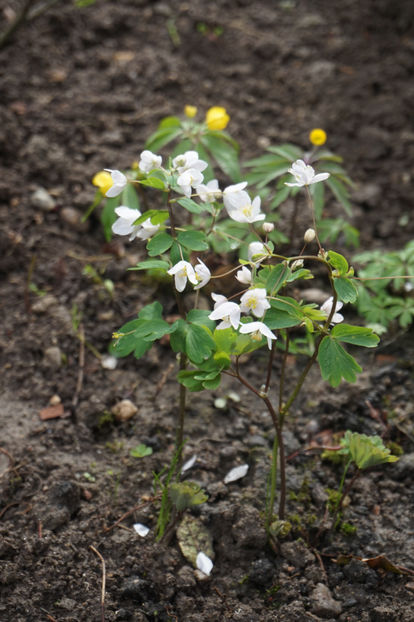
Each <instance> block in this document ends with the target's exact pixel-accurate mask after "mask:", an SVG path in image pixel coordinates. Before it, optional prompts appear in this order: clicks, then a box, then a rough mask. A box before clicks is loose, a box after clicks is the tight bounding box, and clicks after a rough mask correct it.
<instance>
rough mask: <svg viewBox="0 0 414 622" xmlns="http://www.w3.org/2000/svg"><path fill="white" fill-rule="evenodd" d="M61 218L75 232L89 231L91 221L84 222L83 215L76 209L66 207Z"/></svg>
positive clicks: (61, 213)
mask: <svg viewBox="0 0 414 622" xmlns="http://www.w3.org/2000/svg"><path fill="white" fill-rule="evenodd" d="M60 216H61V218H62V220H63V221H64V222H65V223H66V224H67V225H69V226H70V227H71V228H72V229H74V230H75V231H80V232H85V231H87V230H88V229H89V220H85V222H82V217H83V213H82V212H81V211H79V210H77V209H75V208H74V207H64V208H63V209H62V210H61V212H60Z"/></svg>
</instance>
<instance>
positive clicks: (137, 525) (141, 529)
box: [133, 523, 150, 538]
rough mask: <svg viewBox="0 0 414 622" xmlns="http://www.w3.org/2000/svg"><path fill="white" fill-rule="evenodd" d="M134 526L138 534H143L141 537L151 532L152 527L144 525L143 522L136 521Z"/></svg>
mask: <svg viewBox="0 0 414 622" xmlns="http://www.w3.org/2000/svg"><path fill="white" fill-rule="evenodd" d="M133 527H134V530H135V531H136V532H137V534H138V535H139V536H141V538H145V536H147V535H148V534H149V531H150V528H149V527H147V526H146V525H143V524H142V523H135V525H133Z"/></svg>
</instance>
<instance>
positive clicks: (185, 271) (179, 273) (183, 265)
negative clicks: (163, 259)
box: [168, 260, 198, 292]
mask: <svg viewBox="0 0 414 622" xmlns="http://www.w3.org/2000/svg"><path fill="white" fill-rule="evenodd" d="M168 274H171V275H174V282H175V288H176V290H177V291H178V292H182V291H184V289H185V286H186V285H187V279H188V280H189V281H190V283H192V284H193V285H197V283H198V281H197V277H196V274H195V272H194V268H193V266H192V265H191V264H190V262H188V261H184V260H182V261H179V262H178V263H176V264H175V266H173V267H172V268H170V269H169V270H168Z"/></svg>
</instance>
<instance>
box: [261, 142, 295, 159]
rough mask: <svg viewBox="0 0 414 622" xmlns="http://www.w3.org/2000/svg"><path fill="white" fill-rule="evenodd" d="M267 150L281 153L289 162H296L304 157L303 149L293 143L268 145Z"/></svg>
mask: <svg viewBox="0 0 414 622" xmlns="http://www.w3.org/2000/svg"><path fill="white" fill-rule="evenodd" d="M266 151H270V152H271V153H276V154H277V155H280V156H281V157H282V158H286V160H289V162H294V161H295V160H298V159H299V158H301V157H302V155H303V154H302V150H301V149H299V147H297V146H296V145H292V144H291V143H285V144H283V145H275V146H273V145H272V146H271V147H267V149H266Z"/></svg>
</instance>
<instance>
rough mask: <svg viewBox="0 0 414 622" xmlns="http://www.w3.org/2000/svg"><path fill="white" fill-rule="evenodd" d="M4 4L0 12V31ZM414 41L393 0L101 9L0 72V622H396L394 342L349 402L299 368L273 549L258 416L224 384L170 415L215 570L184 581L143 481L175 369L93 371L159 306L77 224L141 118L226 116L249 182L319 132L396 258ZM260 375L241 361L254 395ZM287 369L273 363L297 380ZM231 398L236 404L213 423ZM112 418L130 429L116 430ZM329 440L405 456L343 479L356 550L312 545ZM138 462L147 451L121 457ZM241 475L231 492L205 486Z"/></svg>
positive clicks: (333, 478)
mask: <svg viewBox="0 0 414 622" xmlns="http://www.w3.org/2000/svg"><path fill="white" fill-rule="evenodd" d="M18 7H19V3H18V2H13V0H10V1H7V0H3V2H2V5H1V9H2V13H1V14H0V20H1V21H0V27H1V29H4V28H5V27H6V23H7V20H8V19H9V17H10V12H11V11H12V10H13V9H14V10H17V9H18ZM217 28H218V30H217ZM413 35H414V5H413V3H412V2H410V1H409V0H406V1H404V0H400V2H394V3H392V2H388V1H387V0H375V1H374V0H366V1H365V2H363V3H362V2H359V1H357V0H343V1H342V2H340V3H336V2H332V1H331V0H314V1H312V2H311V1H310V0H297V1H295V0H292V1H291V0H287V1H280V2H276V1H274V0H273V1H271V0H262V1H260V2H256V3H253V2H250V1H248V0H220V1H218V2H209V3H206V2H204V1H203V0H193V1H192V2H191V3H190V2H188V3H187V2H178V1H177V0H173V1H171V2H156V1H154V2H151V1H150V0H135V1H133V0H129V1H128V0H117V2H109V1H106V2H105V1H104V0H101V1H99V0H98V1H97V2H96V3H95V4H93V5H92V6H90V7H88V8H84V9H77V8H75V7H74V6H73V5H72V3H70V2H66V3H57V4H55V5H54V6H53V7H52V8H50V9H49V10H47V11H45V12H44V13H43V15H41V16H39V17H37V18H36V19H33V20H31V21H30V22H28V23H25V24H24V25H23V26H22V27H21V28H20V29H19V30H18V31H17V32H16V35H15V37H14V38H13V39H12V40H11V41H10V43H9V45H8V46H7V47H5V48H4V49H2V50H0V66H1V67H2V75H1V78H0V80H1V82H0V93H1V107H0V152H1V163H0V166H1V177H0V221H1V229H0V247H1V263H0V277H1V299H0V305H1V315H2V326H3V330H2V331H1V334H0V356H1V388H2V392H1V397H0V429H1V430H2V433H1V440H0V495H1V496H0V503H1V505H0V594H1V600H0V621H1V622H12V621H13V622H43V621H44V622H46V621H47V620H49V621H52V622H53V621H55V622H61V621H63V620H66V621H72V622H92V621H95V620H96V621H98V620H101V621H102V620H106V621H107V622H110V621H113V620H117V621H118V620H131V621H134V622H143V621H153V620H160V621H161V620H165V621H167V620H171V621H173V620H179V621H180V622H193V621H194V622H195V621H201V620H205V621H209V622H210V621H221V620H234V621H236V620H237V621H243V622H250V621H251V622H254V621H271V620H276V621H281V622H282V621H283V622H294V621H298V622H302V621H313V620H342V621H347V622H370V621H372V622H388V621H394V620H395V621H397V620H398V621H399V622H410V621H413V620H414V612H413V607H412V605H413V596H414V576H413V573H414V561H413V560H414V534H413V522H412V516H413V502H414V491H413V488H412V481H413V475H414V442H413V425H414V411H413V394H414V375H413V363H412V361H413V357H412V355H413V340H412V332H411V333H407V334H405V335H403V336H400V337H399V338H396V339H392V340H391V339H390V338H388V337H387V338H386V339H385V340H384V343H383V345H382V346H381V347H380V348H379V349H378V350H377V352H376V353H372V352H371V353H368V354H365V355H364V357H363V358H362V359H361V357H360V359H359V360H360V361H361V362H362V365H363V367H364V372H363V373H362V374H361V375H360V376H359V378H358V381H357V383H356V384H355V385H343V386H341V387H340V388H338V389H335V390H334V389H331V388H329V387H327V386H326V385H324V384H323V383H322V382H321V381H320V379H319V376H318V371H317V370H316V369H315V370H313V373H312V374H311V376H310V379H309V380H308V381H307V384H306V385H305V390H304V394H303V396H302V398H301V399H300V400H299V401H298V402H297V404H296V407H295V412H294V413H293V414H292V420H289V421H288V425H287V429H286V433H285V440H286V445H287V452H288V455H289V461H288V485H289V489H290V491H291V494H290V496H289V500H288V515H289V517H290V518H291V520H293V521H294V522H295V529H294V531H293V532H292V533H291V534H290V535H289V536H287V537H286V538H285V539H282V540H281V541H280V545H279V547H278V548H277V549H276V550H274V548H271V547H270V546H269V545H268V543H267V541H266V534H265V531H264V527H263V510H264V493H265V488H266V481H267V475H268V465H269V455H270V452H271V446H272V439H273V431H272V425H271V421H270V420H269V417H268V416H267V414H266V413H265V412H263V410H262V409H261V408H258V406H257V403H256V402H255V401H254V400H253V399H251V397H250V395H249V394H248V393H247V392H246V390H245V389H244V388H243V387H241V386H239V385H234V384H232V383H231V382H230V381H229V380H227V381H225V382H223V385H222V386H221V387H220V388H219V389H218V390H217V391H215V392H214V394H213V395H211V394H209V393H202V394H193V395H192V396H191V398H190V403H189V408H188V416H187V428H186V437H187V438H188V441H187V442H186V444H185V448H184V455H185V459H187V458H190V457H191V456H193V455H194V454H196V455H197V461H196V463H195V465H194V466H193V467H192V468H191V469H190V470H189V471H188V473H187V474H186V476H187V479H188V478H190V479H191V480H192V481H195V482H197V483H198V484H199V485H200V486H201V487H202V488H203V489H204V490H205V491H206V493H207V494H208V497H209V498H208V502H206V503H204V504H202V505H200V506H198V507H197V511H193V512H190V513H188V515H190V516H192V517H194V518H198V519H199V520H201V521H202V523H203V524H204V526H205V527H206V528H207V529H208V532H209V533H210V535H211V538H212V541H213V549H214V568H213V571H212V573H211V576H210V577H209V578H206V577H203V576H202V575H200V573H197V572H196V571H195V570H194V568H193V566H192V565H191V563H189V562H188V561H187V560H186V559H185V557H184V556H183V555H182V553H181V550H180V548H179V545H178V542H177V539H176V537H175V536H174V534H172V536H173V537H172V538H171V539H170V542H169V543H168V544H167V543H166V542H164V541H161V542H156V540H155V537H154V533H155V526H156V520H157V511H158V508H159V502H158V501H157V500H154V489H153V479H154V477H153V474H154V473H159V472H160V471H161V470H162V469H163V468H164V467H166V465H168V464H169V461H170V460H171V456H172V452H173V446H174V435H175V432H174V430H175V426H174V423H175V418H176V413H177V386H176V381H175V367H174V365H175V362H174V359H173V357H172V356H171V355H170V353H169V350H168V348H167V347H166V345H162V344H161V345H158V346H156V347H154V348H153V349H152V350H151V351H150V352H149V353H148V355H147V356H146V357H144V358H143V359H141V360H138V361H136V360H134V359H133V358H126V359H122V360H120V361H119V363H118V365H117V367H116V369H114V370H110V369H106V368H105V367H104V366H103V364H102V363H103V360H104V359H103V357H104V356H105V355H106V353H107V349H108V344H109V342H110V338H111V334H112V332H113V331H114V330H116V329H117V328H119V327H120V326H121V325H122V324H123V323H124V322H125V321H127V320H128V319H130V318H131V317H133V316H134V315H135V314H136V313H137V311H139V309H140V308H141V307H142V306H143V305H145V304H147V303H149V302H151V301H153V300H154V299H159V300H160V301H161V302H162V303H163V304H164V306H165V309H166V312H167V313H173V312H174V308H173V305H172V303H168V300H169V298H168V296H167V295H166V293H165V291H164V289H162V288H159V287H158V285H157V284H156V283H151V282H148V281H147V280H145V278H143V277H142V276H140V275H139V274H138V273H136V272H127V270H126V268H127V267H128V266H130V265H134V264H135V262H136V261H137V259H141V258H143V257H144V253H145V250H144V249H143V248H142V247H141V246H140V245H139V244H132V245H128V244H126V245H123V244H122V243H121V242H120V241H119V240H117V241H114V242H112V243H111V244H109V245H108V244H107V243H106V242H105V239H104V236H103V232H102V228H101V226H100V223H99V220H98V217H97V215H94V216H93V217H92V218H91V219H90V220H89V221H87V222H86V223H82V222H81V220H80V216H81V215H82V214H83V213H84V212H85V211H86V209H87V207H88V206H89V205H90V203H91V201H92V198H93V195H94V190H93V187H92V186H91V183H90V180H91V178H92V176H93V175H94V173H95V172H96V171H98V170H100V169H102V168H103V167H108V168H119V169H122V168H127V167H129V166H130V164H131V162H132V161H133V160H136V159H137V156H138V154H139V153H140V151H141V150H142V148H143V144H144V142H145V139H146V138H147V137H148V135H149V134H150V133H151V132H152V131H153V130H154V129H155V128H156V126H157V124H158V122H159V120H160V119H161V118H162V117H164V116H167V115H170V114H181V112H182V109H183V106H184V104H193V105H196V106H198V107H199V109H200V110H206V109H207V108H208V107H210V106H212V105H223V106H225V107H226V108H227V110H228V112H229V113H230V115H231V123H230V126H229V130H230V132H231V134H232V135H233V136H234V137H235V138H236V139H237V140H238V141H239V142H240V144H241V153H242V159H244V160H246V159H248V158H250V157H254V156H257V155H259V154H260V153H262V150H263V145H266V144H269V143H270V144H272V143H277V142H285V141H291V142H295V143H298V144H302V145H303V146H304V147H305V146H306V140H307V133H308V131H309V129H310V128H312V127H323V128H324V129H325V130H326V131H327V133H328V136H329V147H330V148H331V149H332V150H333V151H335V152H338V153H341V154H343V155H344V157H345V159H346V167H347V169H348V170H349V172H350V174H351V176H352V177H353V178H354V179H355V181H356V183H357V186H356V189H355V191H354V194H353V204H354V220H353V222H354V224H355V225H356V226H357V227H358V228H359V229H360V230H361V242H362V248H364V249H368V248H374V247H379V248H382V249H384V250H385V249H386V250H388V249H393V248H400V247H401V245H403V244H404V243H405V242H407V241H408V240H409V239H411V238H412V237H413V231H414V224H413V219H412V218H411V211H412V196H413V192H412V191H413V186H412V181H413V175H414V169H413V165H412V163H413V161H414V131H413V128H412V126H411V125H410V121H412V117H411V115H412V102H413V101H414V81H413V66H414V64H413V56H414V36H413ZM410 117H411V118H410ZM39 189H41V190H40V194H41V197H43V199H42V200H41V199H39ZM42 189H43V190H42ZM43 191H46V195H45V193H44V192H43ZM332 209H335V206H333V208H332ZM85 266H92V267H93V268H94V269H95V271H96V273H95V275H93V274H92V275H91V273H90V272H89V274H88V272H87V271H86V272H85ZM104 279H110V280H112V282H113V283H114V292H113V295H111V294H110V292H108V290H107V289H105V287H104V285H103V281H104ZM76 318H78V320H79V321H80V324H79V325H77V322H76ZM82 335H84V338H85V344H83V343H82ZM264 365H265V361H264V359H263V358H262V357H261V356H260V355H259V357H258V358H255V359H254V360H253V359H252V360H251V361H248V362H247V363H246V367H245V369H246V375H248V377H249V380H250V381H251V382H252V383H253V384H256V385H257V386H260V384H261V382H262V381H263V380H262V375H263V374H262V373H261V371H262V370H263V368H264ZM275 365H276V366H278V365H279V363H278V362H277V361H276V362H275ZM301 365H302V361H301V358H300V357H296V358H292V360H291V368H290V369H291V372H292V376H294V375H295V373H297V369H298V368H300V366H301ZM82 374H83V376H82ZM230 391H233V392H234V391H236V392H237V394H238V396H239V397H240V400H241V401H240V402H237V401H232V400H231V399H228V406H227V408H226V409H224V410H220V409H218V408H217V407H216V406H215V399H216V398H217V397H222V396H226V395H228V394H229V392H230ZM124 399H129V400H130V401H132V402H133V403H134V404H135V405H136V406H137V408H138V412H137V413H136V414H135V415H134V416H133V417H132V418H131V419H130V420H128V421H124V422H119V421H115V419H114V417H113V415H112V414H111V409H112V407H113V406H114V405H115V404H117V403H118V402H120V401H121V400H124ZM51 405H52V406H53V407H54V408H55V411H54V412H51V410H50V408H51ZM59 409H61V410H59ZM51 414H55V415H59V414H60V415H61V416H55V417H54V418H50V419H47V418H45V417H47V416H49V415H51ZM42 417H43V418H42ZM345 429H351V430H355V431H358V432H362V433H366V434H380V435H382V436H383V437H384V439H385V440H388V441H393V442H394V443H397V444H398V445H399V446H400V447H401V448H402V449H403V451H404V455H403V456H402V458H401V459H400V460H399V462H397V463H395V464H394V465H386V466H385V467H384V468H381V469H376V470H372V471H370V472H366V473H364V475H363V476H362V477H360V478H359V479H358V480H357V481H356V482H355V486H354V488H353V489H352V490H351V491H350V493H349V505H348V506H347V508H346V510H345V518H346V521H347V522H348V523H349V524H351V525H353V526H355V527H356V532H355V533H348V534H345V533H343V532H339V531H332V530H331V531H330V530H329V526H330V523H329V521H330V520H331V519H330V518H328V519H327V521H326V522H325V526H324V528H323V529H322V530H321V532H320V534H319V536H318V531H320V529H319V528H320V526H321V525H322V520H323V516H324V512H325V506H326V499H327V493H326V489H328V488H337V487H338V485H339V481H340V478H341V468H340V467H339V466H338V465H335V464H332V463H330V462H326V461H323V462H322V461H321V460H320V457H319V453H318V452H316V455H312V454H311V453H309V452H308V453H306V452H304V448H305V447H306V446H307V444H308V443H309V440H310V439H311V438H312V439H313V440H315V439H316V440H318V439H319V442H324V440H325V441H326V439H329V440H330V439H331V438H332V434H333V433H335V432H341V431H344V430H345ZM140 443H144V444H145V445H147V446H149V447H151V448H152V450H153V453H152V455H150V456H146V457H143V458H134V457H132V456H131V455H130V450H131V449H132V448H134V447H136V446H137V445H138V444H140ZM243 463H247V464H248V465H249V471H248V473H247V475H246V477H244V478H243V479H240V480H238V481H236V482H233V483H231V484H227V485H226V484H224V483H223V478H224V476H225V475H226V473H227V472H228V471H229V470H230V468H232V467H233V466H236V465H238V464H243ZM134 508H135V509H134ZM121 519H122V520H121ZM138 522H139V523H143V524H145V525H148V526H149V527H150V528H151V530H150V533H149V535H148V536H146V537H145V538H143V537H140V536H139V535H138V534H137V533H136V532H135V531H134V529H133V525H134V524H135V523H138ZM98 553H99V555H100V556H102V559H103V560H104V562H105V566H106V586H105V592H104V596H105V598H104V600H105V611H104V614H102V611H101V604H100V600H101V587H102V562H101V558H100V556H99V555H98ZM379 556H385V558H386V559H387V560H388V561H389V563H387V562H386V561H385V560H384V557H379ZM377 557H378V559H377V563H375V561H372V560H373V558H377ZM367 559H368V560H371V561H370V562H367V561H366V560H367ZM362 560H365V561H362ZM401 568H402V570H401ZM397 570H399V572H395V571H397Z"/></svg>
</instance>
